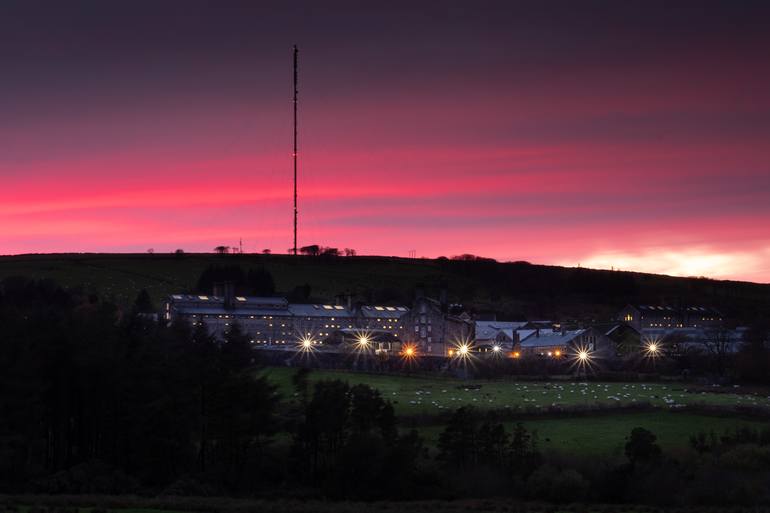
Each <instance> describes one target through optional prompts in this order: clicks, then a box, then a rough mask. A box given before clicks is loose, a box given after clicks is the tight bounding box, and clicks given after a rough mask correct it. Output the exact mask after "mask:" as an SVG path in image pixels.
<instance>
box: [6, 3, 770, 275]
mask: <svg viewBox="0 0 770 513" xmlns="http://www.w3.org/2000/svg"><path fill="white" fill-rule="evenodd" d="M769 23H770V3H767V2H741V1H735V0H733V1H725V2H710V1H706V0H701V1H697V2H695V1H693V2H690V1H684V0H682V1H661V2H658V1H635V0H628V1H623V2H617V1H589V0H581V1H579V2H576V1H558V2H557V1H547V0H546V1H536V2H534V1H533V2H524V1H522V2H517V1H505V2H497V1H494V2H493V1H474V2H470V1H463V2H457V1H442V2H398V1H388V2H334V1H324V2H301V1H297V2H291V3H290V2H275V3H270V2H252V1H248V2H236V1H227V0H224V1H217V2H214V1H202V0H185V1H182V0H180V1H171V0H157V1H151V2H150V1H143V0H115V1H110V2H103V1H99V0H93V1H83V0H70V1H68V2H59V1H46V2H44V1H39V0H21V1H17V0H6V1H4V2H2V3H0V64H1V65H2V72H1V74H0V254H20V253H47V252H145V251H147V250H148V249H149V248H153V249H154V251H155V252H156V253H159V252H170V251H174V250H175V249H177V248H181V249H184V250H185V251H187V252H193V251H212V249H213V248H214V247H215V246H218V245H229V246H238V244H239V241H240V240H241V239H242V241H243V248H244V251H247V252H257V251H262V250H263V249H266V248H268V249H271V250H272V251H273V252H276V253H285V252H286V251H287V250H288V248H290V247H291V245H292V203H291V201H292V161H291V151H292V150H291V144H292V124H291V123H292V117H291V116H292V104H291V95H292V83H291V80H292V68H291V66H292V45H293V44H297V45H298V46H299V52H300V53H299V60H300V71H299V80H300V84H299V89H300V93H299V95H300V99H299V102H300V103H299V109H300V110H299V118H300V119H299V146H300V148H299V194H300V198H299V244H300V245H307V244H313V243H317V244H321V245H324V246H334V247H339V248H345V247H350V248H354V249H356V250H357V251H358V252H359V253H360V254H379V255H395V256H408V255H409V254H410V252H411V251H414V254H416V255H417V256H418V257H421V256H424V257H437V256H442V255H443V256H452V255H458V254H462V253H473V254H477V255H482V256H487V257H492V258H496V259H498V260H500V261H518V260H526V261H530V262H533V263H544V264H557V265H567V266H578V265H580V266H582V267H599V268H608V269H609V268H615V269H623V270H637V271H644V272H655V273H666V274H674V275H682V276H708V277H712V278H719V279H740V280H750V281H757V282H765V283H768V282H770V59H768V49H770V31H768V30H767V27H768V24H769Z"/></svg>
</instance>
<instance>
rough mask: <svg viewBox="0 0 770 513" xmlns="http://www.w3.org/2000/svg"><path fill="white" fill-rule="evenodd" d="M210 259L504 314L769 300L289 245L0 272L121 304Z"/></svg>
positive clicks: (40, 263) (317, 293)
mask: <svg viewBox="0 0 770 513" xmlns="http://www.w3.org/2000/svg"><path fill="white" fill-rule="evenodd" d="M210 264H219V265H223V264H228V265H230V264H238V265H240V266H242V267H243V268H244V269H248V268H251V267H265V268H266V269H268V270H269V271H270V272H271V273H272V274H273V277H274V278H275V282H276V286H277V288H278V290H279V291H280V292H282V293H286V292H288V291H290V290H292V289H293V288H294V287H296V286H298V285H304V284H309V285H310V286H311V291H312V292H311V294H312V298H313V299H314V300H317V301H331V300H333V298H334V297H335V296H336V295H338V294H342V293H351V294H353V295H354V296H355V298H356V299H357V300H360V301H364V302H390V303H395V302H398V303H409V302H411V299H412V298H413V295H414V291H415V288H416V287H418V286H420V287H423V288H424V289H425V291H426V292H427V293H428V294H431V295H437V294H438V291H439V289H440V288H442V287H446V288H447V289H448V292H449V299H450V300H452V301H460V302H462V303H464V304H466V305H468V306H470V307H471V308H474V309H476V310H477V311H495V312H497V313H499V314H501V315H504V316H506V317H508V318H547V317H552V318H560V319H561V318H565V317H566V318H569V317H580V318H593V319H597V320H606V319H609V318H611V317H612V316H613V314H614V313H615V312H616V311H617V309H618V308H619V307H621V306H623V305H624V304H625V303H629V302H630V303H634V302H637V303H656V304H657V303H670V304H680V303H683V304H687V303H691V304H708V305H713V306H716V307H718V308H721V309H722V310H723V312H725V313H726V314H727V315H728V316H732V317H735V318H736V319H737V320H739V321H748V320H751V319H753V318H755V317H756V316H757V315H759V314H760V313H761V312H766V311H768V310H770V285H761V284H753V283H743V282H730V281H715V280H708V279H694V278H674V277H669V276H659V275H651V274H641V273H630V272H618V271H598V270H590V269H574V268H564V267H555V266H542V265H531V264H528V263H526V262H514V263H495V262H485V261H481V262H479V261H475V262H467V261H452V260H446V259H436V260H429V259H403V258H389V257H355V258H324V257H292V256H288V255H251V254H247V255H213V254H186V255H183V256H182V257H177V256H175V255H169V254H155V255H150V254H66V255H19V256H4V257H0V279H2V278H4V277H7V276H11V275H25V276H29V277H34V278H53V279H55V280H56V281H58V282H60V283H62V284H63V285H65V286H69V287H82V288H83V289H84V290H85V291H86V292H96V293H99V294H102V295H105V296H107V297H111V298H114V300H116V301H117V302H118V303H119V304H123V305H126V304H129V303H130V302H131V301H133V299H134V298H135V297H136V295H137V293H138V292H139V290H141V289H143V288H144V289H147V290H148V291H149V292H150V294H151V295H152V297H153V298H154V299H155V300H156V301H159V300H160V298H162V297H163V296H165V295H167V294H170V293H172V292H180V291H188V290H192V289H193V288H194V286H195V284H196V282H197V279H198V276H199V275H200V273H201V271H202V270H203V269H205V268H206V267H207V266H208V265H210Z"/></svg>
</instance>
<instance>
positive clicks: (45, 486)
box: [0, 278, 770, 505]
mask: <svg viewBox="0 0 770 513" xmlns="http://www.w3.org/2000/svg"><path fill="white" fill-rule="evenodd" d="M147 301H148V298H147V297H146V296H145V295H142V297H140V298H139V300H138V301H137V306H136V308H135V309H134V311H132V312H125V313H122V314H121V313H120V311H119V310H118V309H116V307H115V306H113V305H111V304H109V303H108V302H104V301H102V300H100V299H99V298H98V297H95V296H89V295H82V294H78V293H75V292H68V291H65V290H63V289H61V288H60V287H58V286H57V285H56V284H54V283H52V282H48V281H30V280H27V279H20V278H12V279H6V280H4V281H2V282H0V492H6V493H8V492H10V493H17V492H34V493H112V494H120V493H148V494H159V493H164V494H174V495H185V494H189V495H215V494H216V495H228V494H231V495H242V496H271V497H275V496H284V497H327V498H334V499H367V500H368V499H409V498H461V497H485V496H503V497H514V498H517V499H522V500H543V501H549V502H572V501H586V502H618V503H619V502H629V503H653V504H663V505H687V504H741V505H755V504H770V431H750V430H746V431H740V432H736V433H732V434H726V435H725V434H712V433H709V432H708V431H707V430H704V432H703V433H693V437H692V441H691V445H692V449H694V450H688V451H682V452H681V453H678V454H667V453H665V452H663V451H661V449H660V448H659V447H658V445H657V443H656V438H655V434H654V433H650V432H649V431H646V430H644V429H641V428H638V429H634V430H633V431H632V432H631V433H629V434H628V438H627V443H626V445H625V451H624V453H623V454H618V455H613V456H605V457H597V456H581V455H579V454H580V452H576V453H575V454H572V453H568V454H559V453H551V452H549V453H545V452H542V451H541V450H540V449H539V447H538V437H537V434H536V433H533V432H529V431H527V430H526V429H525V428H524V427H522V426H521V425H517V424H513V425H510V424H503V423H501V421H500V419H499V418H496V417H495V416H494V415H493V414H482V413H480V412H478V411H476V410H474V409H472V408H461V409H459V410H457V411H456V412H454V414H453V415H452V416H451V417H449V418H448V419H447V420H446V426H445V427H444V428H443V431H442V432H441V434H440V436H439V438H438V443H437V446H436V447H435V448H434V449H433V450H430V451H429V450H428V448H427V444H426V441H425V440H423V439H422V438H421V436H420V435H419V433H418V432H416V431H413V430H411V429H408V426H403V425H399V422H398V419H397V418H396V417H395V416H394V413H393V408H392V405H391V404H390V402H388V401H387V400H386V399H384V398H383V397H381V396H380V394H379V393H378V392H377V391H376V390H373V389H371V388H369V387H368V386H364V385H355V386H349V385H348V384H346V383H344V382H341V381H319V382H316V383H314V384H313V385H312V386H311V385H310V380H309V379H308V378H309V376H308V373H309V372H312V371H302V370H299V371H298V372H297V374H296V375H295V377H294V380H293V381H294V383H293V385H294V394H296V396H295V397H294V398H293V399H294V400H291V401H286V400H284V399H286V398H281V397H279V396H278V395H277V394H276V390H275V388H274V387H273V386H272V385H271V384H270V383H269V382H268V381H266V380H265V379H263V378H260V377H259V372H258V366H259V362H258V361H256V360H255V358H254V356H255V354H258V353H254V352H252V351H251V349H250V347H249V344H248V341H247V340H246V337H244V336H243V335H242V334H241V333H240V331H239V330H238V328H237V327H233V329H232V330H231V332H230V335H229V336H228V339H227V340H226V341H225V342H224V343H216V342H215V341H213V340H212V339H211V338H210V337H209V336H208V335H207V334H206V333H205V332H204V331H203V330H201V329H194V328H190V327H187V326H170V327H164V326H161V325H159V324H157V323H156V322H153V321H150V320H149V317H148V316H145V315H142V314H141V310H143V309H146V308H147V306H148V305H147ZM597 436H600V435H599V434H597Z"/></svg>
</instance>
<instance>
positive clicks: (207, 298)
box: [198, 296, 209, 301]
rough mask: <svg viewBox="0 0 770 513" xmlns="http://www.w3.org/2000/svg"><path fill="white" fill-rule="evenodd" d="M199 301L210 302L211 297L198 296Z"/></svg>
mask: <svg viewBox="0 0 770 513" xmlns="http://www.w3.org/2000/svg"><path fill="white" fill-rule="evenodd" d="M198 299H200V300H201V301H208V300H209V297H208V296H198Z"/></svg>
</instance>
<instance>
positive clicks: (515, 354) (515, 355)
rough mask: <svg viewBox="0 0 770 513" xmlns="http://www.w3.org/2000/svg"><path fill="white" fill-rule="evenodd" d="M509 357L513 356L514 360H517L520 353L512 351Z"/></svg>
mask: <svg viewBox="0 0 770 513" xmlns="http://www.w3.org/2000/svg"><path fill="white" fill-rule="evenodd" d="M511 356H513V357H514V358H518V357H520V356H521V353H519V352H518V351H514V352H513V354H511Z"/></svg>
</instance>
